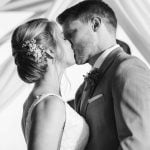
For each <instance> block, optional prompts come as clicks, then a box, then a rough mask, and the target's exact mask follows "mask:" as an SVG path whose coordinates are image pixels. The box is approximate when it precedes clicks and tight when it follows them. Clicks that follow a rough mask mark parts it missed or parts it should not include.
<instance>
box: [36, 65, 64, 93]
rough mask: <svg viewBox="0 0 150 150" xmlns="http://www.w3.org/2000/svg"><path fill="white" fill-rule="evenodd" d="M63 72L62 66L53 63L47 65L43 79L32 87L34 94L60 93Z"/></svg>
mask: <svg viewBox="0 0 150 150" xmlns="http://www.w3.org/2000/svg"><path fill="white" fill-rule="evenodd" d="M63 73H64V68H63V67H61V66H59V65H57V64H53V65H51V66H50V67H48V68H47V72H46V73H45V75H44V77H43V79H41V80H40V81H39V82H37V83H36V84H35V87H34V89H35V93H36V95H38V94H39V95H41V94H44V93H54V94H57V95H61V92H60V84H61V78H62V75H63Z"/></svg>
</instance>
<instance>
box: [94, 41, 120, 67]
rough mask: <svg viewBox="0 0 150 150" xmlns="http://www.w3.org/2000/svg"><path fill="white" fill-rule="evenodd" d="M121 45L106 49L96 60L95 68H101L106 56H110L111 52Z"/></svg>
mask: <svg viewBox="0 0 150 150" xmlns="http://www.w3.org/2000/svg"><path fill="white" fill-rule="evenodd" d="M118 47H120V46H119V45H118V44H116V45H114V46H112V47H110V48H108V49H106V50H105V51H104V52H103V53H102V54H101V55H100V56H99V57H98V59H97V60H96V62H95V64H94V65H93V68H100V66H101V65H102V63H103V62H104V60H105V58H106V57H107V56H108V54H109V53H110V52H112V51H113V50H114V49H116V48H118Z"/></svg>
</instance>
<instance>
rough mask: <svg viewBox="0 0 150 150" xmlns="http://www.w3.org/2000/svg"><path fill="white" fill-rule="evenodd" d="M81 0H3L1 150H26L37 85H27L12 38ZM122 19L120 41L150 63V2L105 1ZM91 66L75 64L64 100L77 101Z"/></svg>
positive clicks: (0, 8) (64, 84)
mask: <svg viewBox="0 0 150 150" xmlns="http://www.w3.org/2000/svg"><path fill="white" fill-rule="evenodd" d="M80 1H81V0H65V1H64V0H32V1H27V0H1V2H0V20H1V23H0V52H1V53H0V149H1V150H12V149H15V150H20V149H21V150H26V144H25V141H24V138H23V135H22V131H21V125H20V122H21V115H22V107H23V103H24V101H25V99H26V98H27V96H28V94H29V92H30V91H31V89H32V87H33V85H30V84H25V83H23V82H22V81H21V80H20V78H19V77H18V75H17V71H16V66H15V65H14V62H13V61H14V60H13V58H12V56H11V45H10V39H11V34H12V32H13V30H14V29H15V28H16V26H18V25H19V24H21V23H23V22H25V21H27V20H30V19H33V18H38V17H46V18H49V19H52V20H55V18H56V17H57V15H58V14H59V13H60V12H62V11H63V10H64V9H66V8H67V7H69V6H72V5H74V4H76V3H78V2H80ZM104 1H105V2H106V3H108V4H109V5H110V6H111V7H112V8H113V10H114V11H115V13H116V15H117V18H118V24H119V25H118V31H117V38H118V39H121V40H123V41H125V42H127V43H128V45H129V46H130V48H131V52H132V55H135V56H137V57H139V58H140V59H142V60H143V61H144V62H145V63H146V64H147V65H148V66H149V63H150V48H149V47H150V1H149V0H104ZM89 69H90V67H89V66H88V65H83V66H77V65H74V66H73V67H71V68H68V69H67V70H66V75H67V78H68V79H67V80H69V81H70V83H68V82H66V77H63V80H62V93H63V96H64V98H66V99H67V100H68V99H71V98H74V94H75V91H76V89H77V88H78V86H79V85H80V84H81V82H82V81H83V77H82V75H83V74H85V73H86V72H88V71H89Z"/></svg>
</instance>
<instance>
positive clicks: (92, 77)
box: [80, 68, 99, 114]
mask: <svg viewBox="0 0 150 150" xmlns="http://www.w3.org/2000/svg"><path fill="white" fill-rule="evenodd" d="M98 76H99V70H98V69H97V68H95V69H93V70H92V71H91V72H90V73H88V75H87V76H85V79H84V88H83V93H82V97H81V103H80V112H81V113H82V114H83V113H84V112H85V110H86V103H87V100H88V99H89V98H90V97H91V96H92V93H93V91H94V89H95V87H96V83H97V82H98V79H99V77H98Z"/></svg>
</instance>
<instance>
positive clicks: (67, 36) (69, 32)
mask: <svg viewBox="0 0 150 150" xmlns="http://www.w3.org/2000/svg"><path fill="white" fill-rule="evenodd" d="M63 34H64V37H65V38H66V39H68V38H71V34H72V31H68V32H65V33H63Z"/></svg>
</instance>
